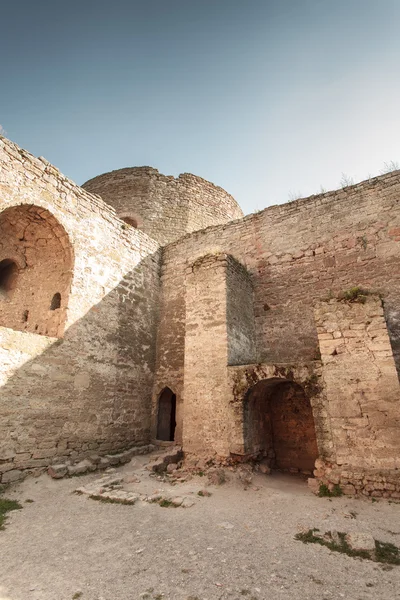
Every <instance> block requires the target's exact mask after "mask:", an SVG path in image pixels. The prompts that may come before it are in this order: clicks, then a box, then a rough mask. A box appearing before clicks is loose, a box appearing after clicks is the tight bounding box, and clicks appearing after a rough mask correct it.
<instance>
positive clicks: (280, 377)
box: [0, 140, 400, 497]
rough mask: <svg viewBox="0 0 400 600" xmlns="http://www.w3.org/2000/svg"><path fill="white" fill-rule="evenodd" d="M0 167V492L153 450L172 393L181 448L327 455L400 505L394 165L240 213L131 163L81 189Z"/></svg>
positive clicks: (14, 158)
mask: <svg viewBox="0 0 400 600" xmlns="http://www.w3.org/2000/svg"><path fill="white" fill-rule="evenodd" d="M0 159H1V160H2V165H3V169H2V172H1V173H2V174H1V187H0V202H1V208H2V210H3V212H0V228H2V229H1V231H2V237H1V240H0V253H1V252H2V254H0V284H1V261H2V260H3V255H4V259H6V261H10V260H12V261H15V264H16V265H17V269H18V277H17V279H16V282H17V286H15V282H14V280H13V273H12V265H11V267H10V264H9V262H7V263H6V265H5V269H6V271H5V272H6V273H8V271H7V269H8V270H10V269H11V271H10V273H11V275H10V281H11V284H10V289H9V290H7V289H6V290H5V291H4V296H5V297H4V298H3V299H2V300H1V299H0V325H3V326H2V327H0V352H1V357H2V361H1V363H0V364H1V367H0V377H2V378H3V387H2V388H0V410H1V412H2V417H1V419H2V420H1V424H0V433H1V435H0V440H1V442H0V472H3V480H4V481H7V480H9V481H11V480H12V479H15V478H18V477H19V476H20V474H21V471H22V469H24V468H25V469H28V470H29V469H32V468H42V467H43V466H45V465H46V464H49V463H51V462H52V463H54V462H56V461H59V460H60V459H63V460H64V459H68V458H69V459H70V460H75V459H78V458H81V457H82V456H88V454H89V453H90V452H92V453H93V452H98V453H99V454H100V453H104V452H107V451H109V450H114V451H117V450H121V449H123V448H126V447H128V446H134V445H140V444H142V445H144V444H148V443H149V442H150V441H151V440H152V439H154V438H156V436H157V419H158V413H159V406H160V403H161V398H163V415H164V417H163V418H164V419H165V414H166V413H165V409H166V407H167V406H168V402H170V403H173V413H172V412H171V415H172V414H173V420H174V421H175V420H176V428H175V422H174V423H173V427H172V420H171V430H170V433H171V438H170V439H171V440H172V439H173V440H175V442H179V443H182V444H183V448H184V451H185V452H186V453H187V454H188V455H190V454H196V455H202V456H206V457H212V456H214V457H215V456H219V457H221V458H227V457H232V456H236V457H238V456H240V457H242V458H243V457H246V456H250V455H251V454H252V453H256V452H258V453H260V452H261V453H263V456H265V459H266V460H269V461H270V464H271V466H274V465H275V466H276V465H278V466H279V465H289V464H291V462H293V461H294V462H293V468H294V470H296V469H299V470H302V469H303V468H304V465H309V464H310V463H311V462H312V461H313V460H314V459H317V466H318V468H317V470H316V471H315V475H316V477H317V478H318V479H319V481H322V482H326V483H327V484H328V485H334V484H335V483H337V482H340V483H341V484H343V485H344V486H346V489H347V490H348V491H349V492H350V491H351V490H353V491H354V490H356V491H358V492H362V493H368V494H369V493H372V494H375V495H379V494H380V495H384V494H386V495H392V496H393V497H400V478H399V477H398V472H399V470H400V462H399V461H400V459H399V456H400V453H399V450H400V435H399V434H400V414H399V403H400V388H399V379H398V373H399V372H400V271H399V253H400V245H399V242H400V173H399V172H393V173H390V174H387V175H384V176H380V177H376V178H373V179H371V180H368V181H365V182H362V183H360V184H358V185H355V186H351V187H349V188H346V189H343V190H338V191H335V192H329V193H325V194H321V195H318V196H312V197H311V198H308V199H303V200H298V201H295V202H292V203H289V204H286V205H282V206H273V207H270V208H267V209H265V210H263V211H261V212H260V213H257V214H254V215H249V216H247V217H244V218H240V216H241V213H240V209H238V207H237V205H236V203H234V201H233V202H231V200H230V198H231V197H230V196H229V195H228V194H226V193H225V192H223V191H222V190H220V188H216V187H215V186H213V185H212V184H208V183H207V182H204V180H201V179H199V178H196V177H194V176H191V175H184V176H180V177H179V178H178V179H174V178H170V177H165V176H163V175H160V174H159V173H158V172H157V171H156V170H155V169H150V168H147V167H146V168H138V169H122V170H120V171H114V172H112V173H110V174H105V175H101V176H99V178H95V179H94V180H91V181H90V182H87V184H85V187H86V191H85V190H82V189H81V188H79V187H77V186H75V184H73V183H72V182H70V181H68V180H66V179H65V178H64V177H63V176H62V175H61V174H60V173H59V172H58V171H57V170H56V169H55V168H54V167H52V166H51V165H49V164H48V163H47V162H45V161H43V160H40V159H35V158H34V157H32V156H31V155H29V154H28V153H26V152H25V151H22V150H20V149H18V148H17V147H16V146H15V145H14V144H11V143H9V142H7V141H5V140H3V141H2V149H1V154H0ZM197 184H199V188H196V186H197ZM89 188H90V191H91V192H94V193H96V194H101V195H102V198H103V200H102V199H100V198H99V197H98V196H95V195H93V194H91V193H88V190H89ZM177 190H178V191H177ZM207 190H211V191H210V194H208V192H207ZM215 190H217V191H215ZM219 190H220V191H219ZM214 192H215V193H214ZM185 194H187V198H186V199H185ZM132 199H134V201H133V200H132ZM152 200H154V206H153V207H152V205H151V202H152ZM105 202H107V203H109V204H112V205H113V206H114V208H111V207H110V206H108V204H105ZM139 208H140V214H139ZM14 209H15V210H16V211H17V212H15V213H14V214H11V213H9V212H8V211H9V210H14ZM20 211H23V212H24V214H23V218H22V216H21V212H20ZM115 211H116V212H115ZM134 211H136V212H134ZM17 213H18V214H17ZM26 213H28V214H30V216H29V218H28V217H27V216H26ZM116 213H117V214H118V215H120V216H121V217H125V216H127V217H131V218H132V219H137V223H136V224H137V225H138V229H135V228H134V227H127V226H126V224H125V223H124V222H123V221H121V220H120V219H119V218H118V217H117V214H116ZM2 216H3V217H2ZM20 218H22V221H21V223H22V225H23V227H22V228H23V229H24V231H26V232H27V233H28V235H23V236H22V237H21V235H20V233H19V232H20V229H21V228H19V226H18V222H19V221H20ZM53 218H54V219H56V222H53V221H52V219H53ZM232 219H235V220H233V221H232ZM43 220H44V221H45V222H48V225H47V226H46V227H47V229H46V227H44V225H45V224H43V223H42V221H43ZM211 225H212V226H211ZM205 227H206V229H204V228H205ZM141 228H142V229H143V231H140V229H141ZM199 228H200V230H197V229H199ZM194 230H197V231H194ZM42 232H45V234H46V235H45V234H44V233H43V234H42ZM146 234H148V235H152V237H153V238H154V239H151V238H150V237H148V236H147V235H146ZM46 236H47V237H46ZM42 239H46V240H47V241H46V243H44V242H43V241H41V242H40V244H43V246H39V247H43V248H47V247H49V248H53V247H57V248H59V252H58V251H57V252H53V250H52V251H51V252H50V253H48V252H45V251H43V252H42V251H40V252H37V251H35V252H33V251H32V246H35V247H37V246H38V243H36V242H38V241H39V240H42ZM2 240H6V242H5V243H4V242H2ZM13 240H14V241H13ZM32 241H34V242H35V243H34V244H33V242H32ZM167 242H170V243H167ZM21 244H22V249H21ZM159 244H161V245H162V246H163V248H162V254H160V245H159ZM13 248H15V251H14V250H13ZM61 248H63V252H61ZM68 248H69V251H68ZM58 253H59V254H60V256H62V261H61V262H60V260H58V259H57V261H56V262H57V264H58V271H57V272H58V280H57V281H59V282H61V283H62V285H63V286H64V287H63V288H61V287H60V288H58V287H57V286H55V280H54V278H53V279H52V277H50V278H49V280H48V281H47V280H45V285H44V286H43V295H42V296H40V297H38V300H37V302H38V303H39V304H40V305H43V307H44V308H43V310H41V311H39V312H35V311H36V310H37V309H36V308H35V306H36V300H34V301H33V304H32V308H24V306H23V302H24V298H23V294H20V295H19V296H18V281H19V282H20V283H21V284H22V283H23V284H24V286H25V287H26V289H28V290H31V289H33V288H32V286H34V278H33V277H31V276H30V274H29V271H30V270H34V269H37V271H36V272H38V273H39V272H43V269H44V271H45V272H47V270H48V264H49V263H48V262H47V263H46V260H48V256H49V254H50V255H51V254H54V256H56V257H57V256H58ZM42 256H43V257H44V258H43V261H44V262H43V261H42ZM46 257H47V258H46ZM40 269H42V271H40ZM25 270H26V271H27V274H26V283H25V279H24V278H25ZM50 271H51V270H50ZM69 282H70V283H69ZM69 285H70V288H69V289H68V286H69ZM355 286H359V287H361V288H364V289H365V290H366V292H365V294H364V295H363V294H361V295H359V292H357V293H356V294H355V296H354V297H351V296H350V299H349V298H348V299H346V297H344V296H343V293H344V292H345V291H349V290H350V289H351V288H354V287H355ZM57 292H58V293H59V294H60V296H61V298H60V299H59V302H58V303H56V304H57V307H56V308H54V306H53V304H54V303H53V297H54V294H56V293H57ZM12 294H14V297H15V299H16V300H18V302H15V303H14V304H15V307H16V308H15V312H14V313H13V314H11V313H8V312H7V311H9V310H11V309H10V306H9V304H7V302H8V300H9V299H10V298H11V297H12ZM31 300H32V299H31ZM57 300H58V297H57ZM2 307H3V308H2ZM52 307H53V308H52ZM21 309H23V310H21ZM2 310H3V312H1V311H2ZM27 310H28V313H29V314H28V320H27V321H25V320H24V319H25V315H26V311H27ZM31 311H32V318H33V316H34V317H35V318H34V319H33V321H31ZM11 318H12V319H14V321H13V322H12V324H11V326H9V327H7V322H8V324H10V319H11ZM1 319H2V320H1ZM16 319H20V322H19V323H18V324H17V326H16V323H15V320H16ZM36 321H38V322H39V321H40V323H37V322H36ZM36 325H39V326H40V330H35V327H36ZM31 327H33V330H32V329H31ZM39 333H41V334H42V335H39ZM50 335H52V336H55V337H49V336H50ZM57 338H58V339H57ZM396 366H397V371H396ZM163 394H164V395H163ZM165 394H166V395H165ZM175 403H176V405H175ZM171 406H172V404H171ZM171 410H172V408H171ZM175 411H176V412H175ZM299 413H301V414H300V415H299ZM167 416H168V415H167ZM165 423H167V425H168V422H167V421H165V422H164V425H163V431H166V432H167V434H168V430H169V427H168V426H167V427H165ZM258 424H259V425H258ZM1 428H2V429H1ZM271 436H272V437H271ZM266 437H268V441H265V439H264V438H266ZM263 439H264V441H263ZM273 439H275V440H278V441H276V443H275V444H273V443H272V440H273ZM3 440H5V442H4V441H3ZM302 446H303V447H304V448H307V451H306V454H305V455H304V456H302V457H300V458H301V460H299V461H298V464H297V463H296V456H297V455H298V454H299V453H301V447H302ZM35 461H36V462H35ZM38 461H39V462H38ZM7 473H8V475H7ZM396 494H397V496H396Z"/></svg>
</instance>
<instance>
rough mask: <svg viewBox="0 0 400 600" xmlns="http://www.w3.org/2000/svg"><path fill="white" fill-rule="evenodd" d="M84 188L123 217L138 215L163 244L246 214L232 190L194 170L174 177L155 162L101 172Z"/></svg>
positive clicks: (149, 231) (147, 228) (146, 228)
mask: <svg viewBox="0 0 400 600" xmlns="http://www.w3.org/2000/svg"><path fill="white" fill-rule="evenodd" d="M83 188H84V189H86V190H88V191H89V192H92V193H95V194H99V195H100V196H101V197H102V198H103V200H104V201H105V202H107V203H109V204H110V205H111V206H113V207H114V208H115V209H116V211H117V214H118V215H120V216H121V217H130V218H133V219H135V221H136V222H137V223H138V227H139V229H142V230H143V231H144V232H145V233H147V234H148V235H149V236H151V237H152V238H153V239H155V240H157V241H158V242H160V244H162V245H164V244H168V243H170V242H172V241H174V240H176V239H178V238H180V237H182V236H183V235H185V234H186V233H189V232H192V231H195V230H198V229H204V228H205V227H208V226H209V225H216V224H218V223H226V222H228V221H232V220H233V219H240V218H241V217H243V213H242V211H241V209H240V207H239V205H238V204H237V202H236V200H235V199H234V198H232V196H231V195H230V194H228V193H227V192H225V190H223V189H222V188H220V187H218V186H216V185H214V184H212V183H210V182H209V181H206V180H205V179H202V178H201V177H197V176H195V175H191V174H190V173H184V174H183V175H179V177H177V178H174V177H172V176H167V175H162V174H161V173H159V172H158V171H157V169H153V168H152V167H132V168H127V169H119V170H117V171H111V172H110V173H104V174H103V175H99V176H98V177H95V178H93V179H90V180H89V181H87V182H86V183H84V184H83Z"/></svg>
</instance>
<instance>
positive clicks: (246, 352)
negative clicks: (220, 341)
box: [226, 257, 257, 365]
mask: <svg viewBox="0 0 400 600" xmlns="http://www.w3.org/2000/svg"><path fill="white" fill-rule="evenodd" d="M226 321H227V335H228V364H229V365H246V364H249V363H252V362H255V361H256V359H257V349H256V332H255V328H254V303H253V284H252V281H251V279H250V276H249V273H248V272H247V271H246V269H245V268H244V267H243V266H242V265H241V264H240V263H238V262H237V261H236V260H234V259H233V258H232V257H229V267H228V269H227V281H226Z"/></svg>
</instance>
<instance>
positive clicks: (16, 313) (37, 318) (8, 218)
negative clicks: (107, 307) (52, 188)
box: [0, 204, 73, 337]
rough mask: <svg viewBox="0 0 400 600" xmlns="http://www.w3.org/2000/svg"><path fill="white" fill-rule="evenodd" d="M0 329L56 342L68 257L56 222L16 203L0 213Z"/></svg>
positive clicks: (70, 257) (36, 209) (68, 272)
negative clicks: (38, 336) (6, 328)
mask: <svg viewBox="0 0 400 600" xmlns="http://www.w3.org/2000/svg"><path fill="white" fill-rule="evenodd" d="M0 240H1V244H0V326H3V327H9V328H11V329H16V330H18V331H29V332H31V333H38V334H41V335H48V336H52V337H60V336H61V335H62V334H63V331H64V326H65V320H66V309H67V305H68V296H69V292H70V288H71V280H72V268H73V253H72V248H71V244H70V241H69V238H68V235H67V233H66V231H65V229H64V228H63V227H62V225H61V224H60V223H59V222H58V221H57V219H56V218H55V217H54V216H53V215H52V214H51V213H50V212H49V211H47V210H45V209H44V208H41V207H40V206H34V205H28V204H21V205H18V206H13V207H10V208H7V209H6V210H4V211H3V212H1V213H0Z"/></svg>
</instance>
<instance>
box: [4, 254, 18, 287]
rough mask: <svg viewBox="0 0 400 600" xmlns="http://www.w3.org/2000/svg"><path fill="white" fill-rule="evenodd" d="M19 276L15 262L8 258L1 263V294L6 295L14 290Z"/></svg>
mask: <svg viewBox="0 0 400 600" xmlns="http://www.w3.org/2000/svg"><path fill="white" fill-rule="evenodd" d="M17 276H18V267H17V265H16V263H15V262H14V261H13V260H10V259H9V258H6V259H5V260H2V261H1V262H0V294H1V295H3V296H4V295H6V294H7V293H8V292H10V291H11V290H13V289H14V287H15V283H16V280H17Z"/></svg>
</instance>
